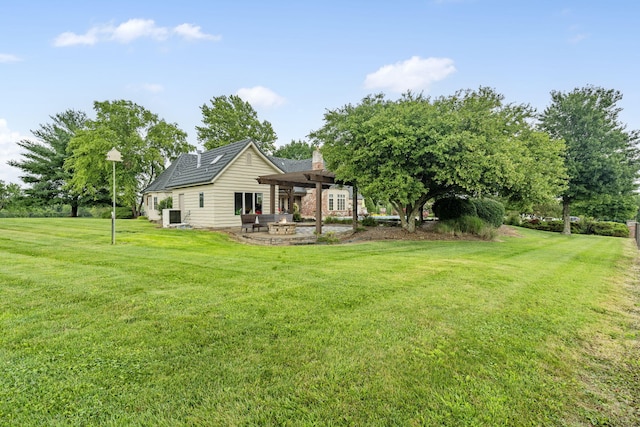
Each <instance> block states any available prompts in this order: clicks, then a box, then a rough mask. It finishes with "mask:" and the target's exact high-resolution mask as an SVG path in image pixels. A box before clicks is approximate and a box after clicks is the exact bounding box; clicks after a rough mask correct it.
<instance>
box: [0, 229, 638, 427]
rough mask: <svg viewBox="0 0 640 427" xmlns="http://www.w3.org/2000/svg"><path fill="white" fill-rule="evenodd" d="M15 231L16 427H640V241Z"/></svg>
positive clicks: (526, 235)
mask: <svg viewBox="0 0 640 427" xmlns="http://www.w3.org/2000/svg"><path fill="white" fill-rule="evenodd" d="M117 229H118V233H117V244H116V245H115V246H112V245H111V244H110V221H108V220H96V219H71V218H68V219H3V220H1V221H0V330H1V334H0V424H1V425H21V426H26V425H34V426H35V425H160V426H162V425H164V426H173V425H196V426H197V425H202V426H209V425H230V426H234V425H291V426H298V425H363V426H365V425H366V426H376V425H384V426H387V425H409V426H411V425H416V426H418V425H419V426H423V425H428V426H430V425H447V426H456V425H460V426H496V425H508V426H520V425H523V426H529V425H535V426H538V425H634V424H637V423H640V421H639V420H640V412H639V411H640V409H639V408H640V404H639V401H638V396H639V395H640V386H639V385H638V381H637V379H638V378H640V362H638V360H639V356H640V351H638V341H639V339H640V335H639V333H638V329H639V328H640V321H639V318H640V317H639V316H638V311H640V304H639V300H640V298H639V294H638V284H637V278H636V276H637V273H634V271H635V270H634V268H635V263H636V258H637V254H636V253H637V249H636V248H635V246H634V245H633V242H632V241H631V240H629V239H620V238H606V237H596V236H571V237H567V236H562V235H559V234H553V233H543V232H536V231H530V230H524V229H523V230H519V232H520V233H521V234H522V237H507V238H503V239H502V240H503V241H501V242H444V241H437V242H408V241H407V242H389V241H384V242H371V243H364V244H352V245H317V246H298V247H262V246H249V245H243V244H239V243H236V242H234V241H232V240H230V239H229V238H228V237H227V236H226V235H224V234H218V233H213V232H208V231H196V230H162V229H158V228H156V227H155V226H154V225H152V224H149V223H147V222H146V221H137V220H129V221H124V220H123V221H118V225H117Z"/></svg>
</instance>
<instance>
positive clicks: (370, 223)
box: [362, 216, 377, 227]
mask: <svg viewBox="0 0 640 427" xmlns="http://www.w3.org/2000/svg"><path fill="white" fill-rule="evenodd" d="M376 224H377V222H376V219H375V218H374V217H372V216H366V217H364V219H363V220H362V225H363V226H365V227H375V226H376Z"/></svg>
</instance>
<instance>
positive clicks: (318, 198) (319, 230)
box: [316, 181, 322, 236]
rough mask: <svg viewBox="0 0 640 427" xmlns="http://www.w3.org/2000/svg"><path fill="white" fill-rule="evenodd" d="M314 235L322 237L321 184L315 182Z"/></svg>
mask: <svg viewBox="0 0 640 427" xmlns="http://www.w3.org/2000/svg"><path fill="white" fill-rule="evenodd" d="M316 235H317V236H321V235H322V183H321V182H320V181H318V182H316Z"/></svg>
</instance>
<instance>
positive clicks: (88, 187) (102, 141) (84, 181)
mask: <svg viewBox="0 0 640 427" xmlns="http://www.w3.org/2000/svg"><path fill="white" fill-rule="evenodd" d="M94 109H95V111H96V119H95V120H88V121H87V123H86V129H83V130H80V131H78V132H77V134H76V136H75V137H73V138H72V139H71V141H70V142H69V152H70V156H69V158H68V159H67V161H66V162H65V168H66V169H67V170H68V171H73V177H72V179H71V181H70V186H71V188H73V189H74V190H75V191H86V192H88V193H90V194H97V193H98V192H99V191H101V190H102V189H104V188H110V187H109V183H110V182H111V170H112V169H111V167H112V165H111V164H110V162H108V161H107V160H106V154H107V152H108V151H109V150H110V149H111V148H113V147H115V148H116V149H117V150H118V151H120V152H121V153H122V159H123V162H122V163H121V164H119V165H118V166H117V167H116V171H117V172H116V174H117V188H118V190H117V191H118V194H117V197H118V200H119V203H120V204H121V205H124V206H128V207H130V208H131V210H132V212H133V213H134V215H137V214H139V212H140V209H141V206H142V198H141V191H142V190H143V189H144V188H145V187H147V186H148V185H149V184H150V183H151V182H152V181H153V180H154V179H155V178H156V177H157V176H158V175H159V174H160V173H161V172H162V171H163V170H164V169H165V167H166V165H167V164H168V162H170V161H173V160H174V159H175V158H177V157H178V156H179V155H180V154H181V153H183V152H188V151H190V150H193V149H194V147H193V146H191V145H190V144H188V143H187V142H186V138H187V134H186V133H185V132H184V131H182V130H180V129H179V128H178V126H177V125H176V124H171V123H167V122H165V121H164V120H161V119H159V118H158V116H157V115H156V114H153V113H151V112H150V111H148V110H147V109H145V108H143V107H141V106H139V105H137V104H135V103H133V102H131V101H125V100H119V101H113V102H110V101H104V102H95V103H94Z"/></svg>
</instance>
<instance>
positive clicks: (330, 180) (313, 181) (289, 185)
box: [256, 169, 358, 236]
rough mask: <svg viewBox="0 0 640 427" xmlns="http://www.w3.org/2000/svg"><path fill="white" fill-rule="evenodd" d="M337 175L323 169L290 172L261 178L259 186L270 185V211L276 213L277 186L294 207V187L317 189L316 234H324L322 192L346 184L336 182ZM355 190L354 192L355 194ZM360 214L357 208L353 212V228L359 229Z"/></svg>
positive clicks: (259, 178)
mask: <svg viewBox="0 0 640 427" xmlns="http://www.w3.org/2000/svg"><path fill="white" fill-rule="evenodd" d="M335 177H336V176H335V174H334V173H333V172H329V171H326V170H321V169H313V170H307V171H300V172H289V173H284V174H272V175H263V176H259V177H258V178H256V179H257V181H258V183H259V184H269V185H270V197H269V200H270V204H269V211H270V212H271V213H276V200H277V197H276V186H278V188H279V189H280V190H284V191H285V192H287V194H288V195H289V206H293V202H294V200H293V197H294V192H293V188H294V187H303V188H315V189H316V215H315V220H316V234H317V235H318V236H319V235H321V234H322V190H325V189H328V188H330V187H331V186H332V185H334V184H344V183H342V182H336V179H335ZM355 190H356V189H355V188H354V192H355ZM357 220H358V212H357V206H356V208H355V209H354V210H353V228H354V229H355V228H356V227H357Z"/></svg>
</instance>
